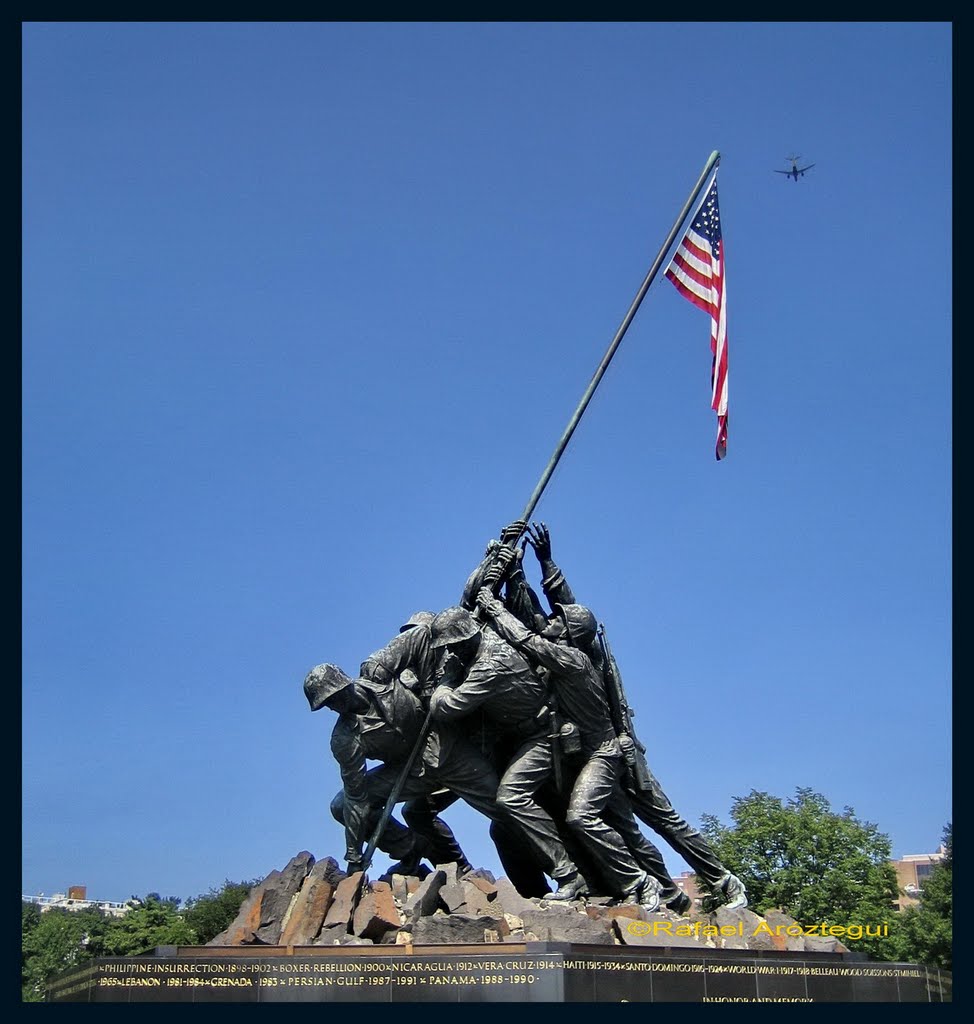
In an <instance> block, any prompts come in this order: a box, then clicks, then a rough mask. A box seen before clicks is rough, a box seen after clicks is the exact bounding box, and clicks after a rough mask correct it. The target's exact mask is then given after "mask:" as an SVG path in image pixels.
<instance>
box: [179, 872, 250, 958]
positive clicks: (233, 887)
mask: <svg viewBox="0 0 974 1024" xmlns="http://www.w3.org/2000/svg"><path fill="white" fill-rule="evenodd" d="M259 883H260V879H259V878H255V879H252V880H251V881H249V882H231V881H230V879H229V878H228V879H227V880H226V881H225V882H224V883H223V886H222V887H221V888H219V889H215V888H214V889H210V891H209V892H207V893H203V894H201V895H200V896H195V897H193V898H192V899H189V900H187V901H186V909H185V910H184V911H183V917H185V918H186V920H187V922H188V923H189V924H190V926H191V927H192V929H193V931H194V932H195V933H196V939H197V941H198V942H199V943H200V944H201V945H205V944H206V943H207V942H209V941H210V939H213V938H215V937H216V936H217V935H219V934H220V932H222V931H225V930H226V929H227V928H228V927H229V926H230V924H231V923H232V922H233V920H234V918H235V917H236V916H237V914H238V913H240V908H241V907H242V906H243V902H244V900H245V899H246V898H247V896H248V895H249V893H250V890H251V889H252V888H253V887H254V886H255V885H258V884H259Z"/></svg>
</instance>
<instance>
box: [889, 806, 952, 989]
mask: <svg viewBox="0 0 974 1024" xmlns="http://www.w3.org/2000/svg"><path fill="white" fill-rule="evenodd" d="M943 844H944V847H945V848H946V853H945V856H944V859H943V860H942V861H941V862H940V863H939V864H938V865H937V866H936V867H935V868H934V869H933V871H932V872H931V873H930V875H929V876H928V877H927V878H926V879H924V881H923V882H922V883H921V885H920V902H919V904H918V905H917V906H915V907H907V909H906V910H904V911H903V913H902V914H901V915H900V920H899V927H898V929H897V954H898V957H899V959H901V960H907V961H909V962H910V963H918V964H930V965H931V966H933V967H942V968H943V969H944V970H947V971H949V970H953V962H954V961H953V953H952V948H953V939H954V916H953V914H954V830H953V825H952V824H948V825H947V827H946V828H945V829H944V834H943Z"/></svg>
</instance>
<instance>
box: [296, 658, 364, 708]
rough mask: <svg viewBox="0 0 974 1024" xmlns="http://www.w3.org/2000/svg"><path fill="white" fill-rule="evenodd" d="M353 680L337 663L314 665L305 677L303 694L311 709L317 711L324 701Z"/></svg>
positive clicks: (349, 684) (323, 704)
mask: <svg viewBox="0 0 974 1024" xmlns="http://www.w3.org/2000/svg"><path fill="white" fill-rule="evenodd" d="M354 682H355V680H354V679H349V678H348V676H347V675H345V673H344V672H343V671H342V670H341V669H340V668H339V667H338V666H337V665H315V667H314V668H313V669H312V670H311V671H310V672H309V673H308V674H307V676H306V677H305V680H304V695H305V697H307V698H308V703H309V704H310V705H311V710H312V711H317V710H318V709H319V708H323V707H324V706H325V701H327V700H330V699H331V698H332V697H334V696H335V694H336V693H338V692H340V691H341V690H344V689H345V687H346V686H351V685H352V683H354Z"/></svg>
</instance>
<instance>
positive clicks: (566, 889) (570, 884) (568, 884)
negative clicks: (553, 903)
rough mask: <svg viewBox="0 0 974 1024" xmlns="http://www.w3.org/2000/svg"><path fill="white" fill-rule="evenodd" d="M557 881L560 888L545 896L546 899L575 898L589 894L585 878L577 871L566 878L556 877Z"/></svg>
mask: <svg viewBox="0 0 974 1024" xmlns="http://www.w3.org/2000/svg"><path fill="white" fill-rule="evenodd" d="M555 881H556V882H557V883H558V888H557V889H556V890H555V891H554V892H553V893H552V894H551V895H550V896H545V899H546V900H558V901H561V900H575V899H578V898H579V897H580V896H587V895H588V886H587V885H586V884H585V879H584V878H582V876H581V875H580V874H579V873H578V872H577V871H576V872H574V873H573V874H570V875H566V876H565V877H564V878H556V879H555Z"/></svg>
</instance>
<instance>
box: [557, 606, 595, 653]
mask: <svg viewBox="0 0 974 1024" xmlns="http://www.w3.org/2000/svg"><path fill="white" fill-rule="evenodd" d="M555 611H556V612H557V613H558V614H559V615H560V616H561V619H562V622H564V623H565V629H566V630H567V631H568V639H569V640H570V641H571V643H572V646H573V647H580V648H582V649H583V650H585V649H586V648H588V647H590V646H591V644H592V643H593V641H594V640H595V635H596V633H597V632H598V629H599V624H598V622H596V620H595V616H594V615H593V614H592V613H591V612H590V611H589V610H588V608H586V607H585V605H583V604H556V605H555Z"/></svg>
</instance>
